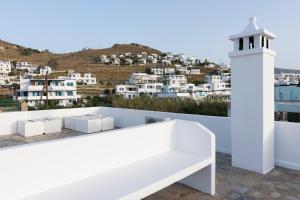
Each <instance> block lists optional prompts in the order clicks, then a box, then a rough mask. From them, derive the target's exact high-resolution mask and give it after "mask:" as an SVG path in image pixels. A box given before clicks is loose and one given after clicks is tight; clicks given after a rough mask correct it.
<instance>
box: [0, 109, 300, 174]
mask: <svg viewBox="0 0 300 200" xmlns="http://www.w3.org/2000/svg"><path fill="white" fill-rule="evenodd" d="M89 113H95V114H103V115H107V116H113V117H114V118H115V123H116V126H118V127H122V128H123V127H130V126H137V125H141V124H144V123H145V116H155V117H170V118H173V119H182V120H190V121H196V122H199V123H201V124H202V125H204V126H205V127H207V128H208V129H210V130H211V131H212V132H213V133H214V134H215V136H216V149H217V151H218V152H223V153H228V154H230V153H231V129H230V118H228V117H216V116H204V115H190V114H181V113H167V112H154V111H143V110H132V109H122V108H111V107H100V108H99V107H94V108H74V109H59V110H47V111H29V112H10V113H0V135H7V134H13V133H16V132H17V120H22V119H37V118H41V117H63V116H72V115H81V114H89ZM241 150H242V149H241ZM275 163H276V165H278V166H283V167H288V168H292V169H298V170H300V124H299V123H290V122H275Z"/></svg>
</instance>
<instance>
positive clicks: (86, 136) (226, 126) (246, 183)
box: [0, 107, 300, 200]
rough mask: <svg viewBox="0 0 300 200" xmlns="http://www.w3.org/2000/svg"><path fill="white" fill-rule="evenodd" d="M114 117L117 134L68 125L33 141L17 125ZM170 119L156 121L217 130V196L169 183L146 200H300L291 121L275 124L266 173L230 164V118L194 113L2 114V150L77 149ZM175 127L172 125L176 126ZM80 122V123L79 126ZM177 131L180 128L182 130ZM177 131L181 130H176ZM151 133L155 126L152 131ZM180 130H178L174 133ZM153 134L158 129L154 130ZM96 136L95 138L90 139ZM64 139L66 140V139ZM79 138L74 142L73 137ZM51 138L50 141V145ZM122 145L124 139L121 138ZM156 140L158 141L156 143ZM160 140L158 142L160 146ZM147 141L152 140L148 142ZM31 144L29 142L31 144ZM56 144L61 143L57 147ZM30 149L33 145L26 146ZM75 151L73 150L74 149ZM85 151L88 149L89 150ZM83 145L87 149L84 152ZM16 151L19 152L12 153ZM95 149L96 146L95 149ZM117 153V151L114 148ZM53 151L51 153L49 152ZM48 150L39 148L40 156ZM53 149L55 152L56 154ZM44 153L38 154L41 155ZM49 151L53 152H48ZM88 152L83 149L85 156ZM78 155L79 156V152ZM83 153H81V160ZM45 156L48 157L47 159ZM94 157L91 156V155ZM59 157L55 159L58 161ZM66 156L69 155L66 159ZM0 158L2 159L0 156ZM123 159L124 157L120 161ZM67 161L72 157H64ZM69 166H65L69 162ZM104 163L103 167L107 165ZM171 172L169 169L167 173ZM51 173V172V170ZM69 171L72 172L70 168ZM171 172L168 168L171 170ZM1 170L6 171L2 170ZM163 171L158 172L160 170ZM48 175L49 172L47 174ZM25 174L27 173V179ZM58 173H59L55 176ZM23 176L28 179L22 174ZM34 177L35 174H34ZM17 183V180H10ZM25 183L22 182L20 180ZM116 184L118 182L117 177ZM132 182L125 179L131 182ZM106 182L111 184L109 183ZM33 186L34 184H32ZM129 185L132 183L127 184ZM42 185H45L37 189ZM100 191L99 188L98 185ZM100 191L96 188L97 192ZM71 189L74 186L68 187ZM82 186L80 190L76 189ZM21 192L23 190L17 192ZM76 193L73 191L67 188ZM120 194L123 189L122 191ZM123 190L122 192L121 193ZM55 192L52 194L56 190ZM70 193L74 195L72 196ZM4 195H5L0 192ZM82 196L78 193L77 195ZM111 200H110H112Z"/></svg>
mask: <svg viewBox="0 0 300 200" xmlns="http://www.w3.org/2000/svg"><path fill="white" fill-rule="evenodd" d="M79 115H80V116H110V117H112V118H113V119H114V127H115V129H117V130H110V131H105V132H103V131H102V132H99V131H96V132H93V133H83V132H81V131H79V130H71V129H68V128H64V123H69V122H66V121H64V123H63V124H62V127H63V128H62V129H61V131H60V132H57V133H51V134H41V135H36V136H30V137H23V136H21V135H19V134H18V133H17V132H18V121H21V120H33V121H35V120H38V119H45V118H67V117H72V116H79ZM149 118H152V119H153V120H154V121H155V120H162V121H164V120H167V121H166V122H162V123H161V122H159V123H157V125H155V126H157V127H158V129H157V132H158V131H159V130H162V129H164V128H163V127H165V126H167V127H168V126H169V125H166V124H169V121H168V120H170V119H171V121H173V120H188V121H192V122H197V123H199V124H202V125H203V126H204V127H206V128H208V129H209V130H210V131H212V132H213V134H214V135H215V138H216V151H217V153H216V194H215V196H214V197H211V196H209V195H208V194H205V193H203V192H200V191H198V190H196V189H192V188H191V187H188V186H186V185H184V184H182V183H180V182H174V183H171V182H168V184H167V185H166V188H165V189H163V190H160V191H157V192H155V193H154V194H152V195H149V196H147V197H145V199H149V200H151V199H192V200H196V199H299V198H300V188H299V183H300V171H298V170H300V157H299V154H298V152H300V147H299V141H300V135H299V130H300V124H297V123H289V122H275V144H274V145H275V146H274V147H275V164H276V167H275V168H274V169H273V170H272V171H271V172H269V173H268V174H266V175H261V174H258V173H255V172H250V171H247V170H243V169H241V168H237V167H233V166H232V165H231V155H230V154H231V128H230V123H231V122H230V118H229V117H215V116H202V115H190V114H180V113H167V112H155V111H143V110H132V109H121V108H109V107H93V108H77V109H58V110H42V111H27V112H10V113H1V114H0V120H1V121H5V124H3V125H2V126H1V127H0V148H1V149H0V150H1V153H3V152H5V151H6V150H11V151H15V150H16V151H17V150H18V148H19V147H20V148H27V147H28V148H31V147H32V148H43V146H45V145H46V146H47V145H56V142H58V143H61V142H62V143H63V144H64V147H66V145H76V144H78V143H80V141H82V142H86V141H90V140H91V141H96V140H98V139H97V138H98V136H99V137H102V138H105V137H110V135H115V136H114V137H116V136H117V135H122V134H125V135H126V134H133V133H132V132H135V130H138V131H137V132H136V133H135V134H136V136H134V137H137V135H138V134H142V133H143V132H147V130H148V129H149V128H150V127H149V126H148V125H145V123H146V122H147V119H149ZM172 123H173V122H172ZM75 124H76V123H75ZM190 126H193V125H191V124H188V125H187V126H184V128H183V129H182V130H184V132H185V133H188V131H187V129H189V127H190ZM178 127H181V125H180V126H178ZM178 127H177V128H178ZM150 129H151V128H150ZM172 130H176V128H175V127H174V129H172ZM150 132H151V133H155V132H156V131H153V130H152V129H151V130H150ZM91 136H92V137H93V138H92V137H91ZM62 138H64V139H63V140H62ZM73 138H74V139H75V140H74V139H73ZM48 140H51V141H48ZM99 141H100V140H99ZM122 141H123V142H124V140H122ZM154 141H155V140H154ZM157 141H159V140H157ZM157 141H156V142H157ZM147 142H151V141H150V140H149V139H148V140H147ZM29 143H30V144H29ZM58 143H57V144H58ZM28 145H30V146H28ZM70 147H71V146H70ZM86 147H87V146H86ZM86 147H85V148H86ZM14 148H16V149H14ZM91 148H94V147H91ZM114 149H118V148H114ZM49 150H50V151H49ZM49 150H47V152H48V155H52V153H54V151H55V150H54V149H52V150H51V148H50V149H49ZM42 151H44V150H41V152H42ZM52 151H53V152H52ZM41 152H40V153H41ZM49 152H51V153H49ZM82 152H84V151H83V150H81V153H82ZM97 154H98V155H99V156H100V157H101V156H104V154H103V155H102V154H101V152H98V153H97ZM75 155H77V154H75ZM79 155H80V154H78V156H79ZM44 157H45V156H44ZM92 157H93V156H92ZM54 158H55V157H53V159H54ZM66 158H67V157H66ZM0 159H3V157H1V158H0ZM119 159H123V158H119ZM66 160H69V159H66ZM67 163H68V162H66V163H65V164H67ZM104 164H105V163H104ZM167 169H169V168H166V170H167ZM49 170H50V171H51V169H49ZM69 170H71V171H72V168H70V169H69ZM167 171H168V170H167ZM2 172H3V171H2ZM158 172H159V171H158ZM46 173H49V171H48V170H47V171H46ZM24 174H26V173H23V175H24ZM54 175H55V174H54ZM24 176H25V175H24ZM32 177H34V176H32ZM8 180H11V181H13V179H8ZM19 180H20V181H22V180H21V179H19ZM117 180H118V179H117ZM131 181H132V179H126V182H127V184H129V183H131ZM106 184H108V182H106ZM29 185H30V184H29ZM129 185H130V184H129ZM39 187H42V186H39ZM99 187H100V186H99ZM96 188H97V187H95V189H96ZM69 189H70V188H69ZM80 189H81V188H80V187H78V188H77V190H80ZM18 191H19V190H18ZM69 191H73V192H74V193H76V191H75V190H69ZM118 191H119V190H118ZM122 191H123V190H122ZM52 192H53V191H52ZM73 192H72V193H73ZM0 193H1V192H0ZM79 196H80V195H79ZM108 199H109V198H108Z"/></svg>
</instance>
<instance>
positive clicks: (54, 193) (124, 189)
mask: <svg viewBox="0 0 300 200" xmlns="http://www.w3.org/2000/svg"><path fill="white" fill-rule="evenodd" d="M211 162H212V160H211V158H210V157H209V156H207V157H204V156H201V155H196V154H191V153H184V152H179V151H170V152H167V153H163V154H160V155H156V156H153V157H150V158H148V159H145V160H142V161H138V162H135V163H132V164H129V165H125V166H123V167H119V168H116V169H112V170H109V171H106V172H105V173H100V174H98V175H94V176H91V177H89V178H85V179H83V180H79V181H76V182H74V183H70V184H66V185H63V186H60V187H57V188H54V189H51V190H48V191H46V192H42V193H40V194H37V195H33V196H31V197H28V198H26V200H40V199H43V200H53V199H64V200H81V199H89V200H99V199H105V200H115V199H141V198H143V197H145V196H148V195H150V194H152V193H154V192H157V191H159V190H161V189H163V188H165V187H167V186H169V185H171V184H173V183H175V182H177V181H178V180H181V179H183V178H185V177H187V176H189V175H192V174H194V173H195V172H197V171H199V170H200V169H203V168H205V167H207V166H208V165H210V164H211ZM24 200H25V199H24Z"/></svg>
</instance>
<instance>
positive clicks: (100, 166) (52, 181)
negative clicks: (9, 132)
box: [0, 121, 175, 199]
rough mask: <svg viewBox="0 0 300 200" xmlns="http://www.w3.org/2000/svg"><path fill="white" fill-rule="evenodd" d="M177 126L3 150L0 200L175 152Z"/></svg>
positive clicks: (0, 154) (162, 125) (170, 124)
mask: <svg viewBox="0 0 300 200" xmlns="http://www.w3.org/2000/svg"><path fill="white" fill-rule="evenodd" d="M174 123H175V122H174V121H170V122H164V123H157V124H151V125H146V126H140V127H132V128H127V129H120V130H114V131H110V132H107V133H103V134H93V135H86V136H78V137H74V138H67V139H62V140H56V141H46V142H41V143H36V144H28V145H23V146H17V147H12V148H7V149H2V150H0V163H1V164H0V190H1V191H0V198H1V199H10V198H12V199H13V198H19V197H22V196H27V195H31V194H35V193H38V192H42V191H45V190H47V189H50V188H53V187H56V186H60V185H62V184H66V183H70V182H73V181H76V180H79V179H82V178H85V177H88V176H92V175H94V174H98V173H101V172H104V171H107V170H109V169H112V168H117V167H120V166H123V165H126V164H129V163H132V162H135V161H139V160H142V159H146V158H148V157H150V156H154V155H157V154H160V153H163V152H166V151H169V150H170V149H171V148H172V141H171V135H172V131H173V126H174Z"/></svg>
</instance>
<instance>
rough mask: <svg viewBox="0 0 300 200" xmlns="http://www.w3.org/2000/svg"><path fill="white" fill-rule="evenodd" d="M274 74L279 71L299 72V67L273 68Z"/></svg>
mask: <svg viewBox="0 0 300 200" xmlns="http://www.w3.org/2000/svg"><path fill="white" fill-rule="evenodd" d="M274 73H275V74H280V73H300V70H299V69H286V68H275V69H274Z"/></svg>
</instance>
